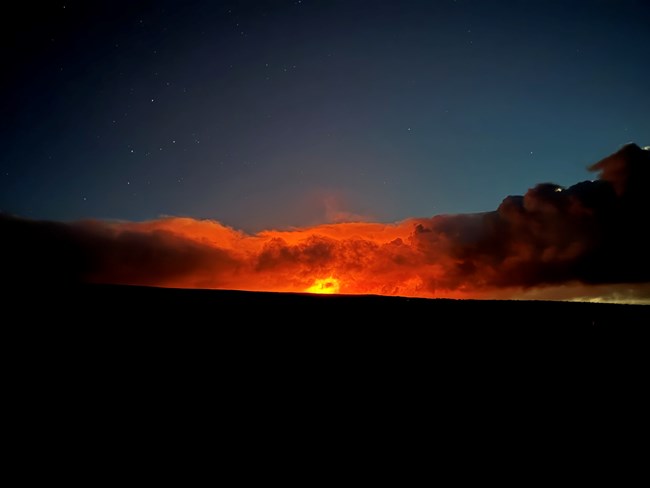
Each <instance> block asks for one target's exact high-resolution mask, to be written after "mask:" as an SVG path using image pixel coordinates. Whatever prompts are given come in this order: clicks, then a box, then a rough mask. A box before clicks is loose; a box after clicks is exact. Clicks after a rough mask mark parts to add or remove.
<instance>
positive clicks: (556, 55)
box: [0, 0, 650, 232]
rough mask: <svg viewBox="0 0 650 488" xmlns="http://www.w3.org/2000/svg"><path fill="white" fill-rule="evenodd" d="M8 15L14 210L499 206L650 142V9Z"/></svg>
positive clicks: (93, 212) (113, 6) (44, 7)
mask: <svg viewBox="0 0 650 488" xmlns="http://www.w3.org/2000/svg"><path fill="white" fill-rule="evenodd" d="M18 8H19V9H18V10H17V11H16V12H13V13H10V12H8V11H7V12H5V15H4V17H5V24H6V25H5V27H4V28H3V29H4V32H3V40H2V41H3V42H2V50H3V70H2V71H3V76H2V80H1V88H2V90H1V96H2V127H1V131H0V142H1V145H0V147H1V148H2V149H1V151H0V211H3V212H5V213H9V214H13V215H18V216H21V217H26V218H38V219H53V220H63V221H71V220H78V219H88V218H95V219H120V220H122V219H123V220H147V219H154V218H158V217H160V216H163V215H166V216H188V217H193V218H199V219H204V218H208V219H215V220H218V221H220V222H222V223H224V224H227V225H229V226H232V227H234V228H237V229H243V230H245V231H247V232H256V231H259V230H262V229H269V228H280V229H282V228H289V227H292V226H304V225H312V224H320V223H326V222H335V221H341V220H359V219H364V220H372V221H378V222H393V221H399V220H403V219H405V218H408V217H429V216H432V215H435V214H444V213H466V212H481V211H487V210H493V209H495V208H496V207H497V206H498V205H499V203H500V202H501V201H502V200H503V198H504V197H505V196H507V195H509V194H521V193H524V192H526V190H527V189H528V188H530V187H532V186H534V185H535V184H536V183H539V182H545V181H552V182H555V183H558V184H561V185H571V184H574V183H576V182H579V181H583V180H587V179H593V178H595V177H594V175H593V174H592V173H589V172H588V171H587V170H586V166H587V165H589V164H592V163H595V162H596V161H598V160H599V159H601V158H602V157H604V156H606V155H607V154H610V153H612V152H614V151H616V150H617V149H618V148H619V147H621V146H622V145H623V144H625V143H627V142H630V141H634V142H637V143H638V144H640V145H641V146H643V145H647V144H648V142H647V141H648V140H649V139H648V136H649V135H650V117H649V116H648V115H649V112H650V89H649V88H648V87H649V86H650V81H649V80H650V63H649V62H648V60H650V28H648V19H650V2H648V1H646V0H637V1H634V0H561V1H554V0H529V1H524V0H519V1H516V0H510V1H479V0H474V1H472V0H457V1H453V0H438V1H426V2H425V1H377V0H375V1H352V0H346V1H335V0H330V1H315V0H302V1H281V0H275V1H242V2H237V1H230V2H220V1H198V0H194V1H192V0H185V1H164V0H163V1H142V2H130V1H129V2H126V1H111V2H87V1H83V2H74V1H70V2H65V1H61V2H54V1H49V2H40V3H38V2H37V3H30V4H29V5H27V6H21V7H18Z"/></svg>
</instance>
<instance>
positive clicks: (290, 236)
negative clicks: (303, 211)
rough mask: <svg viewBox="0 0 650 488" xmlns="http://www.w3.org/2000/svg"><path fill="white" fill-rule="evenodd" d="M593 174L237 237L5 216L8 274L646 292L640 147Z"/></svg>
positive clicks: (161, 223) (165, 224) (185, 224)
mask: <svg viewBox="0 0 650 488" xmlns="http://www.w3.org/2000/svg"><path fill="white" fill-rule="evenodd" d="M593 169H595V170H599V171H601V173H602V176H601V178H602V179H600V180H597V181H593V182H592V181H585V182H582V183H579V184H577V185H574V186H572V187H570V188H566V189H565V188H561V187H559V186H557V185H553V184H541V185H537V186H536V187H534V188H532V189H530V190H529V191H528V192H527V193H526V194H525V195H524V196H510V197H507V198H506V199H504V200H503V202H502V203H501V205H500V206H499V208H498V209H497V210H495V211H493V212H486V213H482V214H468V215H441V216H436V217H433V218H421V219H409V220H405V221H403V222H400V223H396V224H382V223H369V222H354V223H332V224H325V225H319V226H313V227H309V228H300V229H291V230H268V231H263V232H259V233H257V234H247V233H244V232H241V231H238V230H235V229H233V228H230V227H227V226H224V225H222V224H220V223H219V222H215V221H208V220H201V221H199V220H194V219H190V218H163V219H159V220H153V221H148V222H139V223H134V222H102V221H88V222H78V223H73V224H63V223H54V222H34V221H28V220H22V219H16V218H11V217H2V218H0V226H1V227H2V229H3V235H4V236H7V237H6V239H5V243H4V245H5V247H7V246H8V247H7V249H6V252H5V256H10V257H11V259H10V261H8V262H7V266H6V267H7V269H9V271H10V272H9V273H7V274H6V276H13V278H14V279H18V280H20V279H23V280H25V281H30V282H34V281H35V282H39V281H40V282H42V281H54V282H56V281H60V280H62V279H65V280H67V281H72V282H78V281H82V282H94V283H121V284H134V285H153V286H164V287H184V288H190V287H191V288H219V289H240V290H256V291H282V292H305V291H307V292H314V293H349V294H380V295H403V296H421V297H455V298H465V297H475V298H488V297H499V298H506V297H517V296H530V297H536V296H537V295H536V293H537V292H536V291H535V290H540V289H553V290H555V291H554V293H555V296H557V297H563V298H567V296H563V295H562V293H561V292H559V291H558V290H559V289H564V290H569V289H571V290H573V291H572V292H571V293H573V294H574V295H575V294H576V293H577V294H580V293H583V294H584V293H585V289H586V288H585V287H587V288H588V287H590V286H591V287H594V286H596V285H603V284H617V286H618V285H621V286H623V285H624V286H625V287H626V288H625V289H626V290H628V291H629V293H628V294H632V295H635V294H636V295H635V296H638V295H639V294H640V295H641V296H642V297H644V296H645V294H646V293H647V290H648V286H647V284H648V283H650V264H649V263H650V259H648V256H647V250H648V249H650V242H649V241H648V237H646V235H647V233H645V232H640V231H639V227H640V226H641V225H644V222H646V221H647V217H648V213H649V211H650V204H649V201H648V199H647V198H646V196H645V195H646V192H645V191H644V184H647V182H648V181H649V180H650V178H649V176H650V175H649V172H650V151H647V150H643V149H640V148H639V147H638V146H635V145H628V146H625V147H624V148H623V149H621V150H620V151H619V152H617V153H616V154H614V155H612V156H610V157H608V158H606V159H604V160H603V161H601V162H599V163H597V164H596V165H594V167H593ZM5 259H7V258H5ZM630 284H631V285H630ZM576 287H580V291H576V290H577V288H576ZM630 290H631V291H630ZM639 290H641V291H639ZM586 294H587V295H588V293H586ZM569 296H571V295H569ZM646 298H647V297H646Z"/></svg>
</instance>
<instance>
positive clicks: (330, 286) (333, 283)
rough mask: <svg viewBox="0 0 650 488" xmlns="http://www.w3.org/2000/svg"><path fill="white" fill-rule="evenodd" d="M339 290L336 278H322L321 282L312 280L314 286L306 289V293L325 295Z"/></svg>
mask: <svg viewBox="0 0 650 488" xmlns="http://www.w3.org/2000/svg"><path fill="white" fill-rule="evenodd" d="M339 289H340V285H339V280H337V279H336V278H332V277H331V276H330V277H329V278H324V279H322V280H318V279H317V280H314V284H313V285H311V286H310V287H309V288H307V289H306V290H305V291H306V292H307V293H325V294H328V295H329V294H332V293H338V292H339Z"/></svg>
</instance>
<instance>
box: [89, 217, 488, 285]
mask: <svg viewBox="0 0 650 488" xmlns="http://www.w3.org/2000/svg"><path fill="white" fill-rule="evenodd" d="M77 225H79V226H81V227H83V228H85V229H87V230H88V231H92V232H93V233H97V234H98V235H101V236H103V237H104V238H107V239H110V242H111V247H110V249H112V251H111V253H109V254H107V256H106V258H104V259H102V260H101V263H102V265H101V266H100V267H99V268H97V269H96V270H95V271H94V272H93V273H92V274H90V275H88V276H87V277H86V279H87V280H89V281H92V282H98V283H121V284H131V285H149V286H163V287H174V288H213V289H233V290H250V291H275V292H302V293H304V292H308V293H329V294H337V293H341V294H374V295H401V296H414V297H448V298H463V297H468V296H471V297H477V296H479V295H480V293H481V292H480V291H477V290H476V289H475V287H474V286H472V285H473V283H471V282H463V280H462V279H459V278H458V276H457V271H456V270H457V269H458V265H457V262H456V261H455V260H454V259H453V258H452V257H451V252H450V249H449V247H450V244H449V241H448V239H447V238H446V236H445V234H442V233H439V234H433V233H431V232H429V231H423V230H422V228H423V226H429V227H430V226H431V225H432V221H431V220H430V219H410V220H405V221H403V222H399V223H395V224H382V223H373V222H347V223H334V224H323V225H318V226H313V227H304V228H293V229H289V230H266V231H262V232H258V233H256V234H247V233H245V232H243V231H239V230H236V229H233V228H231V227H227V226H225V225H223V224H221V223H219V222H215V221H210V220H195V219H190V218H163V219H159V220H153V221H147V222H112V223H107V222H101V221H92V222H83V223H79V224H77ZM434 235H435V236H437V237H436V239H435V240H433V241H432V240H431V236H434ZM135 256H137V259H136V258H135ZM488 272H489V270H488ZM323 277H326V278H323ZM334 277H336V278H334Z"/></svg>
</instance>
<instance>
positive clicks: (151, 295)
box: [14, 284, 650, 334]
mask: <svg viewBox="0 0 650 488" xmlns="http://www.w3.org/2000/svg"><path fill="white" fill-rule="evenodd" d="M21 292H23V293H25V294H28V295H29V296H38V297H39V298H38V300H37V301H38V303H41V304H45V303H46V304H47V305H46V306H44V307H34V308H32V307H26V308H25V309H23V310H21V312H20V316H21V317H25V316H26V315H27V316H29V315H30V314H34V315H35V317H34V318H37V317H38V316H41V315H45V316H47V317H50V318H52V317H55V316H56V317H58V318H60V319H62V320H63V322H64V324H65V325H72V324H87V325H90V324H92V323H93V322H95V323H101V324H106V323H108V324H111V326H113V327H116V328H119V327H121V326H124V325H125V324H134V325H136V326H138V327H143V326H158V327H163V326H168V325H170V324H175V325H176V326H178V327H180V326H185V325H189V326H191V327H207V328H212V329H215V330H216V329H236V328H251V329H253V328H255V329H259V328H268V329H275V330H278V329H282V328H283V327H286V326H301V327H304V328H305V329H309V328H310V327H311V328H314V327H319V328H323V327H330V328H332V329H345V330H346V331H347V332H346V333H347V334H350V333H351V331H352V330H356V329H367V328H374V329H375V330H377V329H380V328H381V329H400V328H401V329H404V328H414V327H424V328H426V329H428V330H430V331H433V332H434V333H435V331H437V330H438V329H439V330H440V331H442V330H443V329H444V330H453V329H454V328H468V329H471V330H481V329H490V330H493V331H494V330H498V329H505V328H507V329H508V330H510V331H512V330H520V331H521V332H525V331H526V330H527V329H531V328H536V329H537V328H546V329H552V330H559V329H562V330H563V331H564V333H567V332H570V330H573V329H576V330H577V329H581V330H582V329H583V328H593V327H616V326H623V325H639V326H647V327H648V328H650V306H647V305H629V304H613V303H588V302H563V301H534V300H530V301H523V300H522V301H518V300H452V299H428V298H408V297H389V296H381V295H325V294H323V295H319V294H310V293H276V292H251V291H235V290H206V289H175V288H157V287H142V286H128V285H99V284H85V285H75V286H68V287H62V288H60V289H56V288H54V287H52V288H50V287H41V288H29V287H27V288H22V289H21V288H18V289H15V290H14V294H18V295H19V294H21ZM17 303H24V300H23V301H21V300H18V301H17ZM66 322H67V323H66ZM567 328H568V329H567Z"/></svg>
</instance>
